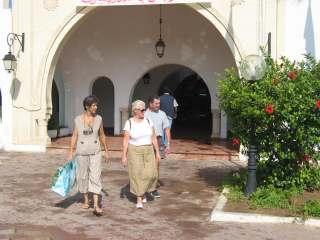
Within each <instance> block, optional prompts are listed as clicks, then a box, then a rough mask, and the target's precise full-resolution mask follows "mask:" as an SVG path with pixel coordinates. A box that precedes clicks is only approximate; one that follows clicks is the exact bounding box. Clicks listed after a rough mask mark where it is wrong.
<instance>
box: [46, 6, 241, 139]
mask: <svg viewBox="0 0 320 240" xmlns="http://www.w3.org/2000/svg"><path fill="white" fill-rule="evenodd" d="M80 12H83V15H86V16H87V17H86V18H84V19H83V21H82V23H81V26H80V25H79V24H76V22H77V21H78V20H80V19H78V17H79V18H80V16H78V15H77V16H75V19H73V20H74V21H75V22H74V24H72V25H71V26H69V27H70V28H73V31H68V29H67V28H66V29H65V30H63V32H64V33H65V34H61V36H60V35H59V38H57V39H59V40H57V41H58V42H57V43H54V44H53V46H52V48H51V49H61V46H62V45H63V46H64V48H63V52H61V56H60V51H59V50H57V51H53V52H52V55H51V54H50V57H53V59H52V67H50V68H49V67H47V68H46V71H48V72H47V73H45V74H44V76H46V74H48V76H50V74H51V71H53V70H54V64H55V63H57V66H58V67H59V69H60V72H61V75H62V79H64V81H63V83H64V86H65V91H66V93H68V94H66V100H65V103H66V110H65V113H66V114H65V115H66V116H65V119H66V120H65V122H64V124H65V125H66V126H68V127H69V128H72V125H73V118H74V117H75V116H76V115H77V114H79V112H81V111H82V107H81V100H82V99H83V98H84V97H85V96H86V95H87V94H88V86H90V81H91V80H92V79H94V78H95V77H96V76H97V75H98V76H99V75H100V76H104V75H107V76H108V77H109V78H110V79H112V80H113V82H114V84H115V89H116V91H117V93H116V94H115V97H116V99H115V100H114V104H115V106H114V112H113V114H112V115H111V116H112V117H113V118H114V119H112V120H113V123H111V124H110V125H112V126H107V125H108V124H106V123H104V124H105V127H107V128H109V129H110V127H111V131H114V132H115V133H116V134H119V133H121V129H122V127H121V124H122V122H123V121H125V120H126V116H127V115H128V114H127V113H128V111H130V108H128V107H127V106H128V103H129V102H130V101H131V96H132V94H128V93H132V91H131V90H132V89H133V85H135V84H136V80H137V79H138V78H139V77H141V78H142V76H143V75H144V73H146V72H145V71H146V70H148V69H153V68H156V67H157V66H159V63H160V64H163V65H174V64H171V63H177V64H183V65H185V66H189V67H192V68H193V69H196V71H197V72H198V73H199V75H201V76H202V77H203V78H204V79H205V80H206V83H207V85H208V88H209V89H210V91H211V90H212V89H213V90H214V89H216V86H215V85H216V76H215V75H216V73H220V72H223V69H224V68H225V67H227V66H234V65H235V62H234V56H232V52H230V49H229V48H228V44H227V42H226V41H225V40H226V36H224V35H221V32H220V29H218V28H215V27H214V26H212V24H211V23H210V21H211V20H210V21H208V19H206V18H204V17H203V16H201V14H200V12H197V11H194V9H192V8H189V7H186V6H185V5H175V6H168V7H167V9H166V21H167V22H168V23H169V22H170V29H171V30H170V29H169V28H167V29H168V30H166V31H168V32H167V33H166V36H167V37H166V41H167V42H170V43H171V44H170V46H171V48H170V51H167V52H166V55H165V58H163V59H162V60H161V61H160V62H159V59H158V58H157V56H156V55H155V54H154V51H153V45H154V44H153V36H154V25H155V24H157V23H156V21H151V20H154V17H153V16H154V15H157V14H158V8H156V7H152V6H148V7H145V6H141V7H140V6H139V7H130V8H129V7H123V8H96V10H95V11H89V10H88V9H87V8H85V9H81V10H80ZM89 12H90V14H88V13H89ZM177 13H183V14H181V16H183V18H182V17H181V19H180V20H179V21H176V16H177ZM129 19H134V21H127V20H129ZM210 19H211V18H210ZM73 20H72V21H73ZM118 20H119V21H118ZM212 20H213V19H212ZM188 21H190V23H192V24H193V29H194V30H195V31H192V32H194V33H193V34H190V33H188V34H186V33H187V32H188V31H187V30H190V26H187V24H185V23H186V22H188ZM97 22H105V23H106V24H107V23H108V27H105V28H95V27H94V26H96V23H97ZM113 23H117V24H113ZM128 23H130V24H129V25H128ZM137 26H143V27H139V28H136V27H137ZM70 28H69V30H70ZM184 28H186V29H185V30H184ZM128 29H136V31H127V30H128ZM65 31H67V32H65ZM170 32H174V33H175V34H170ZM89 35H90V36H91V37H90V38H88V37H87V36H89ZM199 36H202V37H201V38H199ZM224 38H225V39H224ZM117 39H121V41H118V40H117ZM141 39H142V40H141ZM60 40H61V41H60ZM59 41H60V43H59ZM137 43H139V44H137ZM151 47H152V48H151ZM150 49H152V52H150ZM216 56H219V59H218V58H217V57H216ZM238 56H240V55H238ZM221 58H223V61H221ZM74 59H76V61H73V60H74ZM50 61H51V60H50V58H48V62H50ZM153 77H154V76H153V74H150V78H151V83H150V84H148V83H142V84H140V82H139V84H140V85H142V86H143V88H141V89H142V91H143V92H145V93H147V94H148V95H150V94H151V93H152V92H151V91H150V89H151V90H152V89H155V93H156V92H157V91H158V89H159V86H156V87H155V86H153V82H154V78H153ZM164 78H165V77H164ZM164 78H162V79H161V80H162V81H163V79H164ZM49 84H50V83H49ZM89 89H90V88H89ZM50 90H51V89H50ZM210 95H211V96H216V94H215V93H214V92H211V94H210ZM212 98H213V97H212ZM46 101H50V98H49V97H47V99H46ZM211 102H212V103H215V104H216V105H214V106H212V108H213V109H218V104H217V101H216V100H215V99H211ZM129 107H130V106H129ZM218 111H219V109H218ZM113 115H114V116H113ZM123 116H125V117H123ZM106 119H109V120H110V118H109V117H107V118H106ZM106 121H107V120H106ZM216 122H220V119H218V117H217V119H216ZM112 128H114V130H112ZM217 128H219V126H217ZM216 132H218V133H219V129H218V131H216Z"/></svg>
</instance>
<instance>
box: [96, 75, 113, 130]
mask: <svg viewBox="0 0 320 240" xmlns="http://www.w3.org/2000/svg"><path fill="white" fill-rule="evenodd" d="M92 94H93V95H95V96H96V97H97V98H98V99H99V106H98V114H100V115H101V116H102V119H103V127H104V129H105V133H106V134H107V135H114V86H113V83H112V81H111V80H110V79H109V78H107V77H99V78H97V79H96V80H95V81H94V83H93V85H92Z"/></svg>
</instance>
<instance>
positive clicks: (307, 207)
mask: <svg viewBox="0 0 320 240" xmlns="http://www.w3.org/2000/svg"><path fill="white" fill-rule="evenodd" d="M300 212H301V213H302V214H303V215H304V216H305V217H309V216H313V217H320V202H319V201H316V200H309V201H307V202H305V203H304V204H303V205H302V206H301V207H300Z"/></svg>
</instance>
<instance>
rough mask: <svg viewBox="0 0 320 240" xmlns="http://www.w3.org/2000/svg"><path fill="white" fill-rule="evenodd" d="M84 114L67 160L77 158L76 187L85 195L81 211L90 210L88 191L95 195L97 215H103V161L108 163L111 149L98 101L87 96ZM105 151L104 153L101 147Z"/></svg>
mask: <svg viewBox="0 0 320 240" xmlns="http://www.w3.org/2000/svg"><path fill="white" fill-rule="evenodd" d="M83 108H84V112H83V113H82V114H81V115H79V116H77V117H76V118H75V120H74V129H73V134H72V138H71V146H70V152H69V156H68V159H69V160H70V159H71V158H72V156H73V154H74V150H75V154H76V155H77V174H76V178H77V186H78V190H79V192H80V193H82V194H83V198H84V203H83V205H82V208H84V209H88V208H89V207H90V206H89V198H88V192H91V193H93V205H94V214H96V215H102V209H101V207H100V206H99V204H98V199H99V195H100V194H101V189H102V184H101V158H102V155H104V158H105V161H106V162H107V161H109V154H108V148H107V144H106V139H105V134H104V131H103V124H102V117H101V116H100V115H98V114H97V108H98V99H97V98H96V97H95V96H88V97H86V98H85V99H84V100H83ZM101 144H102V145H103V147H104V149H105V151H104V153H103V154H102V152H101V148H100V145H101Z"/></svg>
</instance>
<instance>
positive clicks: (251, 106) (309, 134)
mask: <svg viewBox="0 0 320 240" xmlns="http://www.w3.org/2000/svg"><path fill="white" fill-rule="evenodd" d="M266 62H267V65H268V69H267V72H266V74H265V76H264V78H263V79H261V80H259V81H257V82H255V83H248V82H247V81H244V80H243V79H241V78H240V77H239V76H238V73H237V71H236V70H235V69H227V70H226V71H225V75H224V77H223V78H222V79H221V80H220V81H219V101H220V105H221V108H222V109H223V110H224V111H225V112H226V114H227V115H228V119H229V120H230V123H231V131H232V133H233V134H234V136H233V137H235V138H234V139H233V143H235V144H237V143H238V142H239V141H240V143H241V144H242V145H244V147H248V145H249V141H250V139H252V136H253V137H254V139H255V145H256V146H257V148H258V156H259V159H263V161H262V163H261V164H260V165H259V167H262V169H261V170H259V174H258V177H259V179H258V180H259V184H263V185H265V186H266V185H269V184H273V185H274V186H275V187H279V188H283V189H290V188H292V187H297V188H300V187H302V188H304V189H308V190H312V189H320V185H319V169H318V168H317V166H316V163H317V162H318V161H319V160H320V155H319V151H317V150H316V149H317V147H318V146H319V143H320V128H319V126H320V80H319V79H320V63H318V62H316V61H315V59H314V58H312V57H310V56H306V58H305V60H304V61H301V62H290V61H289V60H288V59H286V58H282V62H281V64H278V63H277V62H276V61H274V60H273V59H271V58H269V57H266ZM238 140H239V141H238Z"/></svg>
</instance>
